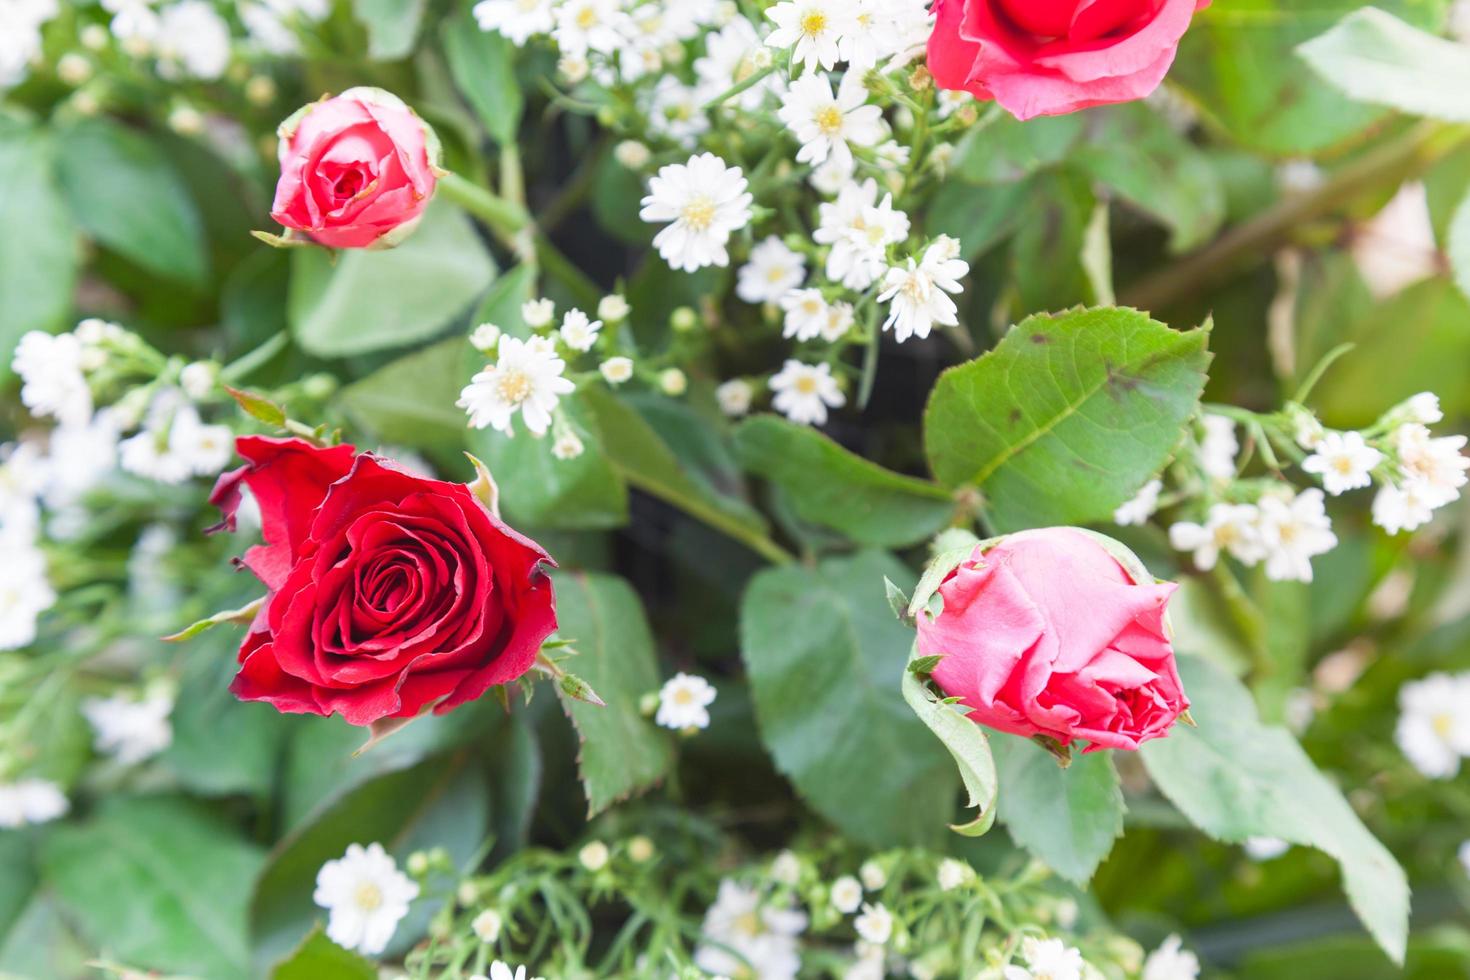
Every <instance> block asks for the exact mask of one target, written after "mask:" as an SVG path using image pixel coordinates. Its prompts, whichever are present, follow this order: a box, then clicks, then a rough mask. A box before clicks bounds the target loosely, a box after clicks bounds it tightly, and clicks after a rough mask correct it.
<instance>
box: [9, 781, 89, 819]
mask: <svg viewBox="0 0 1470 980" xmlns="http://www.w3.org/2000/svg"><path fill="white" fill-rule="evenodd" d="M69 809H71V804H70V803H69V802H68V801H67V798H66V794H65V793H63V792H62V791H61V787H60V786H58V785H56V784H55V783H53V782H52V781H51V780H49V779H37V778H35V777H29V778H26V779H17V780H16V781H15V782H12V783H0V827H3V828H5V829H7V830H14V829H15V828H17V827H32V826H35V825H36V824H42V823H50V822H51V821H52V820H56V819H57V818H59V817H63V816H65V815H66V812H67V811H68V810H69Z"/></svg>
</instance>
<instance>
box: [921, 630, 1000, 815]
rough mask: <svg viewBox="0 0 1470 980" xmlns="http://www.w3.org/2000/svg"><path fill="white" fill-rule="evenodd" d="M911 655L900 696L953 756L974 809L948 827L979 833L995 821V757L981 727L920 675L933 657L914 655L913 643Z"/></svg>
mask: <svg viewBox="0 0 1470 980" xmlns="http://www.w3.org/2000/svg"><path fill="white" fill-rule="evenodd" d="M912 657H913V659H911V660H910V661H909V669H908V670H906V671H904V675H903V697H904V700H905V701H907V702H908V705H909V707H910V708H911V709H913V712H914V714H916V715H918V716H919V720H920V721H922V722H923V723H924V724H925V725H926V726H927V727H928V729H929V731H931V732H933V733H934V735H935V737H937V738H938V739H939V741H940V742H941V743H942V744H943V745H944V748H945V749H946V751H948V752H949V754H950V757H951V758H953V759H954V762H955V765H956V766H958V767H959V773H960V782H961V783H963V784H964V787H965V792H966V794H968V800H967V802H968V805H969V806H971V807H974V808H975V809H976V810H977V811H978V812H977V813H976V815H975V816H974V817H973V818H971V819H970V820H968V821H966V822H965V823H961V824H950V829H951V830H953V831H954V832H955V833H958V834H963V835H965V836H966V837H979V836H980V835H982V834H984V833H985V832H986V831H988V830H989V829H990V828H991V827H992V826H993V825H994V824H995V814H996V807H995V800H996V794H997V793H998V791H999V787H1000V781H999V780H998V779H997V778H996V772H995V760H994V759H993V758H992V757H991V754H990V740H989V738H987V737H986V734H985V729H983V728H981V727H980V726H979V725H977V724H975V723H974V722H973V721H971V720H970V719H969V718H967V717H966V716H965V710H964V709H963V708H961V707H958V706H956V705H953V704H945V703H944V701H943V700H942V699H940V698H938V697H936V696H935V695H934V693H933V692H932V691H931V690H930V689H929V685H928V684H927V683H926V682H925V680H924V679H923V678H922V677H921V676H920V674H921V673H923V672H924V669H927V670H931V671H932V670H933V669H934V665H933V664H932V663H930V661H933V660H935V659H936V658H934V657H920V656H918V645H917V644H915V645H914V649H913V652H912Z"/></svg>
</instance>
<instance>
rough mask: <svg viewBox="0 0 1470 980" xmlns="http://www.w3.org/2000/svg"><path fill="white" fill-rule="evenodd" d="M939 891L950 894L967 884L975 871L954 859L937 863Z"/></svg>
mask: <svg viewBox="0 0 1470 980" xmlns="http://www.w3.org/2000/svg"><path fill="white" fill-rule="evenodd" d="M937 877H938V879H939V889H940V891H946V892H952V891H954V890H955V889H956V888H959V887H961V886H963V885H966V884H968V883H969V882H971V881H973V880H974V878H975V870H974V869H973V868H971V867H970V866H969V865H968V864H966V863H965V862H964V861H959V860H956V859H955V858H945V859H944V860H942V861H940V862H939V874H938V876H937Z"/></svg>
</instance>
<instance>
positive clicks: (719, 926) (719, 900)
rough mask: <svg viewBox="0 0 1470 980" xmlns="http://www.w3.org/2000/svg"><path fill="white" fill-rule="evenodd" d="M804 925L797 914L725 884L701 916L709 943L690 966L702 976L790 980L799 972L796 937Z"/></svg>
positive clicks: (729, 881) (730, 884)
mask: <svg viewBox="0 0 1470 980" xmlns="http://www.w3.org/2000/svg"><path fill="white" fill-rule="evenodd" d="M806 925H807V919H806V916H805V915H803V914H802V913H801V912H798V911H795V910H794V909H784V908H776V907H773V906H767V905H763V903H762V901H761V896H760V893H759V892H757V891H756V890H755V889H753V888H746V887H744V886H742V885H739V884H737V883H735V882H734V881H731V880H730V879H728V878H727V879H725V880H723V881H721V882H720V890H719V894H718V895H717V896H716V897H715V903H714V904H713V905H711V906H710V908H709V911H708V912H706V913H705V916H704V925H703V927H702V929H703V932H704V935H705V936H706V937H707V938H708V939H710V940H712V942H711V943H709V944H703V945H700V946H699V947H698V948H697V949H696V950H695V951H694V962H695V964H696V965H698V966H699V968H700V969H701V970H704V971H705V972H706V973H715V974H721V975H724V976H744V977H751V978H753V980H795V977H796V974H797V972H798V971H800V969H801V948H800V944H799V942H798V940H797V937H798V936H800V935H801V933H802V932H803V931H804V930H805V929H806ZM716 943H718V944H719V945H715V944H716ZM725 947H728V949H727V948H725ZM731 950H733V951H734V952H733V953H732V952H731ZM737 954H738V955H737Z"/></svg>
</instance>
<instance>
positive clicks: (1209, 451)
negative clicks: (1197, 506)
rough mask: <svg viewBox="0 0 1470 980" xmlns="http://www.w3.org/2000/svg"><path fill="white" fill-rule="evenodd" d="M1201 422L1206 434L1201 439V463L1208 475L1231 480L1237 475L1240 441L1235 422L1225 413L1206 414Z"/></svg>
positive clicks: (1201, 467)
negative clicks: (1237, 437) (1236, 455)
mask: <svg viewBox="0 0 1470 980" xmlns="http://www.w3.org/2000/svg"><path fill="white" fill-rule="evenodd" d="M1200 423H1201V424H1202V425H1203V426H1204V429H1205V436H1204V438H1203V439H1202V440H1200V447H1199V465H1200V469H1202V470H1204V471H1205V475H1206V476H1211V477H1214V478H1215V479H1217V480H1229V479H1232V478H1234V476H1235V454H1236V453H1238V452H1239V451H1240V442H1239V441H1238V440H1237V439H1236V438H1235V423H1234V422H1233V421H1231V420H1230V419H1228V418H1226V417H1225V416H1223V415H1206V416H1204V417H1203V418H1202V419H1201V420H1200Z"/></svg>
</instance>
